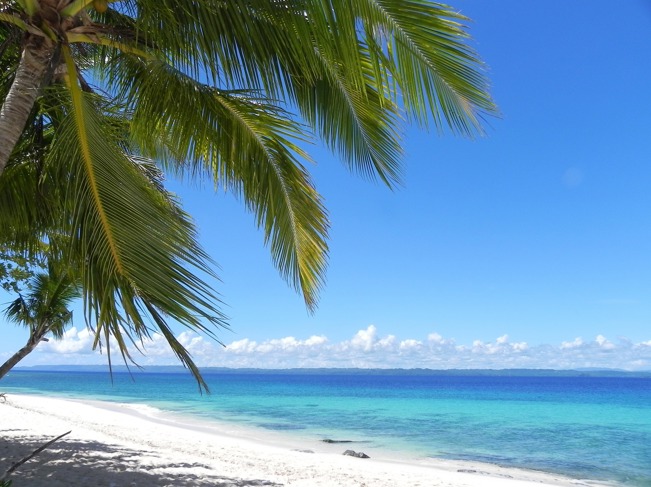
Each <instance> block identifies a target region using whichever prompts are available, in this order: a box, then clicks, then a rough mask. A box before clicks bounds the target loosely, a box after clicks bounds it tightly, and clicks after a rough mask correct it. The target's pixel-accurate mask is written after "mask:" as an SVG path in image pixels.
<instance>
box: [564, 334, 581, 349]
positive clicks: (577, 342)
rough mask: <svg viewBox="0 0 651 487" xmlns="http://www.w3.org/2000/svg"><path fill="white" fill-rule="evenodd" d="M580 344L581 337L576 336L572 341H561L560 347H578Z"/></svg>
mask: <svg viewBox="0 0 651 487" xmlns="http://www.w3.org/2000/svg"><path fill="white" fill-rule="evenodd" d="M582 345H583V339H581V338H580V337H577V338H575V339H574V341H571V342H563V343H561V348H562V349H568V348H579V347H581V346H582Z"/></svg>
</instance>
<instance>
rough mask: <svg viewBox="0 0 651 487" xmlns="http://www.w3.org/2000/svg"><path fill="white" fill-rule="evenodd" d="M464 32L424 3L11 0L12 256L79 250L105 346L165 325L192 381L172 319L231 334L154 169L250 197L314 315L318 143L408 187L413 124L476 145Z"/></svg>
mask: <svg viewBox="0 0 651 487" xmlns="http://www.w3.org/2000/svg"><path fill="white" fill-rule="evenodd" d="M466 20H467V19H466V18H465V17H463V16H462V15H460V14H459V13H458V12H456V11H454V10H452V9H451V8H449V7H447V6H444V5H440V4H436V3H432V2H430V1H428V0H357V1H355V2H351V1H350V0H272V1H270V0H202V1H195V0H121V1H118V0H5V1H4V2H2V7H0V64H1V67H2V74H0V92H1V95H2V97H3V100H4V103H3V105H2V109H1V110H0V173H2V175H1V176H0V238H3V239H5V240H11V243H12V245H15V246H24V247H28V246H29V242H33V240H34V238H33V236H34V235H38V236H39V237H40V238H42V236H43V235H48V232H50V231H51V230H52V229H55V230H56V231H57V232H61V231H63V232H64V233H69V234H70V235H71V244H70V252H69V253H68V255H69V259H70V262H71V265H76V266H79V267H80V268H81V270H82V277H81V288H82V292H83V296H84V302H85V304H86V313H87V318H88V319H89V321H92V322H94V323H96V331H97V339H96V345H98V344H101V343H102V341H103V342H104V344H108V341H109V339H114V340H116V342H117V345H118V347H119V349H120V350H121V351H122V353H123V355H125V357H127V356H128V352H127V342H128V341H129V340H132V341H137V340H139V339H142V338H143V337H144V336H147V334H148V333H149V332H150V330H151V329H152V327H151V326H150V325H149V323H152V322H153V325H154V328H155V329H158V330H160V331H161V332H162V333H163V334H164V335H165V337H166V338H167V339H168V340H170V342H171V344H172V347H173V349H174V350H175V352H176V353H177V354H178V355H179V357H180V358H181V360H182V361H183V363H184V364H186V365H188V366H190V367H191V368H192V367H193V364H192V361H191V358H190V357H189V355H188V354H187V352H185V350H184V349H183V348H182V347H181V345H180V344H178V342H175V340H174V336H173V334H172V332H171V330H170V328H169V326H168V320H170V319H171V320H173V321H176V322H179V323H181V324H183V325H185V326H189V327H191V328H195V329H199V330H204V331H207V332H210V331H211V330H212V327H211V326H210V325H211V324H216V325H224V324H225V322H224V317H223V316H222V315H221V313H220V311H219V300H218V299H217V298H216V295H215V292H214V291H213V290H212V288H211V287H210V286H209V285H208V284H207V282H206V280H204V279H201V278H199V277H198V276H199V275H201V274H203V273H207V274H208V275H212V271H211V268H212V267H211V263H210V260H209V259H208V257H207V255H206V254H205V253H204V252H203V251H202V250H201V249H200V248H199V246H198V245H197V242H196V235H195V230H194V227H193V225H192V222H191V220H190V218H189V216H188V215H186V214H184V213H183V212H182V210H181V209H180V206H179V205H178V203H177V202H176V201H175V200H174V198H173V195H170V194H169V193H167V192H165V191H164V189H162V188H161V187H160V186H159V185H157V184H154V183H152V179H151V178H150V177H148V176H147V174H146V173H147V171H145V170H143V168H145V167H147V168H150V167H153V166H152V165H151V163H150V161H152V160H155V161H156V162H157V163H158V164H159V165H160V166H161V167H162V168H163V169H164V170H167V171H168V172H171V173H173V174H176V175H179V176H184V177H189V178H205V177H207V178H210V179H212V180H213V182H214V184H215V186H216V187H223V188H225V189H226V190H229V191H232V192H234V193H235V194H236V195H238V196H239V197H240V198H241V199H242V200H243V202H244V204H245V205H246V206H247V208H248V209H250V210H251V211H252V212H253V213H254V215H255V219H256V223H257V225H258V226H259V227H261V228H262V229H263V231H264V235H265V243H267V244H268V245H269V246H270V249H271V254H272V257H273V259H274V262H275V264H276V266H277V268H278V270H279V271H280V273H281V275H282V276H283V277H284V278H285V279H286V280H287V281H288V282H289V283H290V284H291V285H292V286H294V287H295V288H296V289H297V290H300V291H301V292H302V294H303V297H304V299H305V302H306V304H307V306H308V308H309V309H310V310H313V309H314V307H315V306H316V303H317V298H318V291H319V289H320V288H321V286H322V284H323V278H324V272H325V267H326V259H327V251H328V248H327V242H326V241H327V232H328V218H327V214H326V211H325V208H324V207H323V204H322V201H321V198H320V196H319V194H318V193H317V191H316V189H315V188H314V185H313V184H312V181H311V179H310V176H309V173H308V171H307V169H306V168H305V166H304V165H303V161H308V160H309V155H308V154H307V153H306V152H305V151H304V149H303V147H304V145H305V142H311V141H312V140H313V139H315V138H320V139H321V140H323V141H324V142H325V143H326V144H327V145H328V146H330V147H331V148H332V149H333V150H334V151H335V152H337V153H338V154H339V155H340V157H341V158H342V159H343V160H344V161H345V162H346V163H347V164H348V165H349V166H350V167H351V169H352V170H353V171H355V172H358V173H360V174H362V175H364V176H368V177H371V178H377V179H379V180H381V181H383V182H384V183H386V184H387V185H388V186H390V187H393V186H395V185H397V184H398V183H399V182H400V166H401V146H400V132H401V127H402V122H403V120H406V121H409V122H416V123H418V124H420V125H421V126H424V127H427V126H428V125H429V124H434V125H435V126H436V127H437V128H438V129H439V130H442V129H443V128H444V127H445V126H448V127H451V129H452V130H453V131H455V132H458V133H462V134H467V135H473V134H476V133H480V132H481V119H482V116H483V115H485V114H493V113H495V106H494V104H493V102H492V100H491V97H490V95H489V94H488V88H487V81H486V79H485V77H484V76H483V73H482V64H481V62H480V61H479V59H478V57H477V56H476V55H475V53H474V52H473V50H472V49H471V48H470V47H469V46H468V42H467V41H468V34H467V32H466V28H465V26H464V25H463V22H465V21H466ZM26 188H28V190H26ZM35 202H36V203H35ZM10 235H11V238H9V236H10ZM16 235H17V237H16ZM107 349H108V347H107ZM193 371H195V375H198V371H196V369H193Z"/></svg>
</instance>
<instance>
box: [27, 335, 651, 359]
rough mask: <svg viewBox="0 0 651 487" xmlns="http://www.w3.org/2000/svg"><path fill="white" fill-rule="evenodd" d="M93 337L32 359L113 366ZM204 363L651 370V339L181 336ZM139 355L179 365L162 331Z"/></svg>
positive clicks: (55, 343)
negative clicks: (226, 339) (534, 341)
mask: <svg viewBox="0 0 651 487" xmlns="http://www.w3.org/2000/svg"><path fill="white" fill-rule="evenodd" d="M93 339H94V337H93V334H92V332H90V331H89V330H87V329H80V330H78V329H76V328H71V329H70V330H68V331H67V332H66V333H65V336H64V337H63V339H62V340H54V339H52V340H50V341H49V342H47V343H44V344H42V345H40V346H39V347H38V348H37V349H36V352H35V353H33V354H31V355H30V356H29V358H28V359H27V360H26V362H25V364H26V365H34V364H80V363H105V361H106V357H105V356H102V355H100V354H99V352H96V351H95V352H94V351H92V344H93ZM177 339H178V340H179V342H180V343H181V344H182V345H183V346H185V347H186V348H187V349H188V351H189V352H190V354H191V355H192V357H193V359H194V360H195V361H196V362H197V364H199V365H200V366H214V367H254V368H258V367H260V368H291V367H367V368H416V367H420V368H432V369H452V368H460V369H471V368H496V369H499V368H554V369H569V368H584V367H602V368H620V369H627V370H648V369H649V368H651V340H648V341H642V342H639V343H634V342H632V341H631V340H628V339H626V338H619V339H618V340H617V341H616V342H613V341H610V340H608V339H607V338H606V337H605V336H603V335H601V334H598V335H596V337H595V339H594V340H592V341H586V340H584V339H583V338H581V337H577V338H575V339H574V340H570V341H563V342H561V343H560V344H559V345H549V344H543V345H530V344H528V343H527V342H524V341H519V342H510V341H509V336H508V335H506V334H503V335H501V336H499V337H497V338H495V340H494V341H487V342H485V341H482V340H474V341H472V342H471V343H470V344H457V343H456V342H455V340H454V339H453V338H446V337H443V336H442V335H440V334H439V333H436V332H434V331H433V332H431V333H429V334H428V335H427V336H426V337H425V338H424V339H420V338H418V337H416V338H409V337H404V338H401V339H398V338H397V337H396V336H395V335H390V334H387V335H384V336H382V335H380V333H379V331H378V329H377V327H376V326H375V325H369V326H368V327H366V328H365V329H361V330H358V331H357V332H355V333H353V334H352V336H351V338H350V339H348V340H342V341H338V342H331V341H330V340H329V339H328V338H327V337H326V336H324V335H312V336H310V337H308V338H305V339H301V338H297V337H293V336H287V337H282V338H273V339H268V340H263V341H256V340H252V339H249V338H243V339H240V340H234V341H232V342H230V343H226V344H225V346H222V345H220V344H219V343H217V342H215V341H213V340H210V339H208V338H205V337H203V336H200V335H197V334H196V333H193V332H190V331H184V332H182V333H180V334H179V335H178V336H177ZM140 348H141V349H142V350H143V352H144V355H142V356H140V355H139V353H138V352H137V351H135V352H134V353H133V356H134V358H135V359H136V361H137V362H138V363H139V364H141V365H145V366H146V365H173V364H177V363H178V362H177V360H176V358H175V356H174V354H173V353H172V351H171V350H170V348H169V346H168V345H167V342H166V340H165V339H164V337H163V336H162V335H160V334H154V335H152V338H151V339H149V340H146V341H145V342H144V343H143V344H142V346H140Z"/></svg>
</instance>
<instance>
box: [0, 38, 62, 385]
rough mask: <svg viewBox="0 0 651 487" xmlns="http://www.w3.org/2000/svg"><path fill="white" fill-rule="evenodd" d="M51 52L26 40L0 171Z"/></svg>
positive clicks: (0, 119)
mask: <svg viewBox="0 0 651 487" xmlns="http://www.w3.org/2000/svg"><path fill="white" fill-rule="evenodd" d="M53 54H54V45H53V43H52V42H51V41H50V40H49V39H45V38H43V37H38V36H34V35H31V36H30V37H29V38H28V39H27V42H26V45H25V49H24V50H23V54H22V57H21V59H20V64H19V65H18V69H17V70H16V77H15V78H14V81H13V83H12V85H11V88H10V89H9V93H8V94H7V98H5V100H4V103H3V105H2V109H1V110H0V174H2V172H3V171H4V169H5V166H6V165H7V161H8V160H9V156H10V155H11V151H12V150H13V148H14V146H15V145H16V142H18V139H19V138H20V134H21V133H22V132H23V129H24V128H25V123H27V119H28V118H29V114H30V113H31V111H32V108H33V107H34V102H35V101H36V98H37V97H38V95H39V92H40V89H41V85H42V82H43V80H44V79H45V76H46V74H47V72H48V67H49V66H50V63H51V61H52V56H53ZM0 377H2V376H0Z"/></svg>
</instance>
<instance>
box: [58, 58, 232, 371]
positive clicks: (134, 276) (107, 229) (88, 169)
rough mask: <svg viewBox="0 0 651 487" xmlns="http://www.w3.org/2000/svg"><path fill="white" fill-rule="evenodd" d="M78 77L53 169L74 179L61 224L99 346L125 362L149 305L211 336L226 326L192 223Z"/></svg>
mask: <svg viewBox="0 0 651 487" xmlns="http://www.w3.org/2000/svg"><path fill="white" fill-rule="evenodd" d="M68 55H69V53H68V54H67V56H68ZM68 59H70V58H69V57H68ZM68 66H69V72H71V71H73V70H74V66H73V67H72V68H71V66H70V63H68ZM72 79H73V81H72V82H70V91H71V98H70V102H69V113H68V116H67V118H66V119H65V120H64V121H63V123H62V124H61V127H60V128H59V130H58V133H57V137H56V139H55V141H54V142H53V144H52V150H51V152H50V153H49V154H48V164H51V165H52V166H53V167H59V168H63V171H62V174H61V176H60V177H61V178H69V181H71V184H69V185H68V188H67V200H66V201H65V207H64V210H63V211H65V212H66V214H67V215H70V216H69V218H68V219H67V220H65V221H64V225H67V226H68V229H69V231H70V234H71V249H72V254H71V255H73V256H76V259H77V260H76V262H77V263H78V265H80V266H81V270H80V272H81V282H82V288H83V293H84V302H85V309H86V317H87V319H88V321H89V322H90V323H93V324H94V325H95V328H96V343H98V344H99V342H100V340H101V337H103V342H104V343H103V344H104V345H105V346H106V347H107V351H110V342H111V340H113V341H114V342H115V343H116V344H117V346H118V349H119V350H120V352H121V353H122V354H123V357H124V358H125V359H128V358H129V352H128V342H129V341H130V340H134V341H137V340H140V339H142V338H145V337H147V336H149V330H150V324H151V319H152V317H151V316H147V313H144V312H143V311H144V310H146V309H148V308H149V307H152V308H153V309H156V310H158V313H159V316H166V317H167V318H168V319H172V320H174V321H176V322H179V323H180V324H182V325H184V326H187V327H190V328H192V329H195V330H198V331H201V332H204V333H206V334H208V335H213V334H214V330H213V328H212V327H211V325H218V326H225V322H224V317H223V315H222V313H221V312H220V311H219V309H218V303H219V300H218V299H217V298H216V296H215V293H214V291H213V290H212V289H211V288H210V286H209V285H208V284H207V283H206V282H205V281H203V280H202V279H201V278H200V277H198V276H199V275H201V274H203V275H207V276H211V277H215V276H214V274H213V272H212V270H211V268H210V265H209V262H210V259H209V258H208V256H207V255H206V254H205V252H204V251H203V250H202V249H201V248H200V246H199V244H198V243H197V239H196V232H195V229H194V226H193V224H192V221H191V219H190V218H189V216H188V215H187V214H186V213H185V212H183V211H182V210H181V209H180V208H179V207H178V205H176V204H172V203H171V202H172V201H173V198H172V197H171V196H170V195H162V194H161V193H160V191H159V189H158V188H156V187H155V186H154V185H152V184H151V182H150V180H149V178H147V177H146V176H145V175H144V174H143V172H142V171H141V170H140V168H139V167H138V165H137V164H134V161H133V160H132V159H130V158H129V157H127V156H126V155H125V154H124V152H123V151H122V150H121V149H120V147H119V145H118V142H117V140H118V139H119V137H118V134H116V132H115V131H113V130H112V125H111V124H110V123H106V119H104V118H103V117H102V114H101V112H100V111H99V110H98V109H97V107H96V105H95V103H94V102H93V96H92V95H90V94H87V93H83V92H81V90H80V88H79V87H78V86H76V85H75V82H74V78H72ZM198 380H199V378H198Z"/></svg>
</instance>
